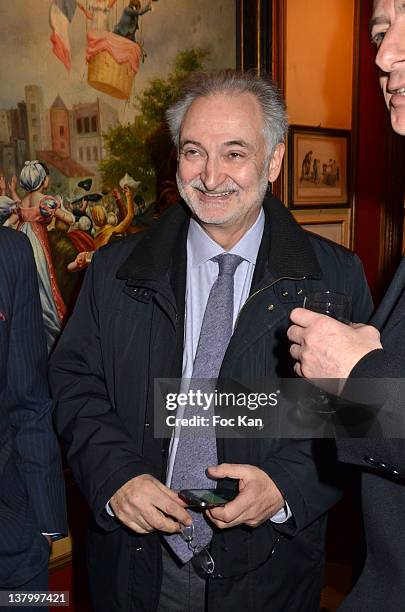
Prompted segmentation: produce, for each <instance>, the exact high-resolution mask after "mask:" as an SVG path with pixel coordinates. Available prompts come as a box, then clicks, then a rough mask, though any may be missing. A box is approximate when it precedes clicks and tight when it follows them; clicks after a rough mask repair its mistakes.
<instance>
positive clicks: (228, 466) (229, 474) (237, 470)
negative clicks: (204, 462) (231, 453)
mask: <svg viewBox="0 0 405 612" xmlns="http://www.w3.org/2000/svg"><path fill="white" fill-rule="evenodd" d="M208 473H209V475H210V476H213V477H214V478H234V479H237V480H238V479H240V478H242V477H243V476H244V475H245V474H246V466H243V465H241V464H239V463H220V464H219V465H212V466H210V467H209V468H208Z"/></svg>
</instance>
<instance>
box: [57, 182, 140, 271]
mask: <svg viewBox="0 0 405 612" xmlns="http://www.w3.org/2000/svg"><path fill="white" fill-rule="evenodd" d="M124 192H125V196H126V200H127V206H126V211H125V216H124V217H123V219H122V220H121V221H120V222H119V223H115V224H112V223H109V222H108V216H109V215H108V214H107V211H106V209H105V208H104V206H102V205H101V204H96V206H94V208H93V210H92V211H91V216H92V219H93V225H94V227H95V232H94V247H95V248H94V250H97V249H99V248H100V247H102V246H104V245H106V244H108V242H110V240H111V238H113V237H118V236H121V235H123V234H126V233H127V231H128V230H129V228H130V226H131V222H132V219H133V218H134V214H135V206H134V197H133V194H132V192H131V189H130V188H129V187H128V185H125V186H124ZM115 218H116V217H115ZM93 253H94V251H83V252H81V253H79V254H78V255H77V257H76V259H75V260H74V261H72V262H71V263H70V264H69V265H68V270H69V272H76V271H77V270H81V269H83V268H85V267H86V266H88V265H89V263H90V262H91V259H92V256H93Z"/></svg>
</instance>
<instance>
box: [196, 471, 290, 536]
mask: <svg viewBox="0 0 405 612" xmlns="http://www.w3.org/2000/svg"><path fill="white" fill-rule="evenodd" d="M208 472H209V475H210V476H213V477H214V478H237V479H239V494H238V495H237V497H235V499H234V500H232V501H231V502H229V503H227V504H226V505H225V506H223V507H217V508H212V509H211V510H208V511H207V515H208V517H209V518H210V520H211V521H212V522H213V523H214V524H215V525H216V526H217V527H219V529H228V528H229V527H235V525H242V524H244V525H248V526H249V527H258V526H259V525H261V524H262V523H264V521H267V520H268V519H270V518H271V517H272V516H274V515H275V514H276V513H277V512H278V511H279V510H281V508H283V506H284V498H283V496H282V494H281V493H280V491H279V490H278V488H277V487H276V485H275V484H274V482H273V481H272V479H271V478H270V477H269V476H268V475H267V474H266V472H263V470H260V469H259V468H258V467H255V466H253V465H239V464H236V463H221V464H220V465H218V466H215V467H210V468H208Z"/></svg>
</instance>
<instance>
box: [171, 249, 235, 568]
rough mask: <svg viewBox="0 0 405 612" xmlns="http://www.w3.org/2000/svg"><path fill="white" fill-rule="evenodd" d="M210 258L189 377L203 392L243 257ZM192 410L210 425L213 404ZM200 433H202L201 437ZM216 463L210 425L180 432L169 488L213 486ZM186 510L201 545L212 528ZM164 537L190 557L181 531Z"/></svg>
mask: <svg viewBox="0 0 405 612" xmlns="http://www.w3.org/2000/svg"><path fill="white" fill-rule="evenodd" d="M212 261H215V262H217V263H218V266H219V273H218V277H217V279H216V281H215V282H214V284H213V286H212V288H211V291H210V294H209V296H208V301H207V306H206V308H205V312H204V318H203V322H202V325H201V331H200V338H199V341H198V346H197V351H196V355H195V359H194V365H193V377H192V380H191V388H193V389H194V387H196V389H195V390H197V387H198V389H199V390H201V391H202V392H204V393H209V392H213V391H214V389H215V383H216V379H217V378H218V374H219V371H220V368H221V364H222V361H223V358H224V355H225V351H226V349H227V347H228V344H229V340H230V339H231V336H232V327H233V299H234V278H233V277H234V274H235V271H236V268H237V267H238V266H239V264H240V263H241V261H243V258H242V257H239V255H230V254H229V253H222V254H221V255H218V256H217V257H213V258H212ZM200 379H204V380H200ZM206 379H209V380H206ZM194 381H196V382H197V385H195V384H194ZM193 414H197V415H198V414H200V415H201V414H204V417H208V419H209V422H210V424H211V425H212V416H213V414H214V407H213V405H212V404H211V407H210V409H209V410H207V411H202V408H201V406H200V407H198V406H196V407H194V406H188V407H187V408H186V412H185V414H184V416H185V417H186V418H190V417H191V416H193ZM202 433H203V435H204V437H202ZM217 463H218V458H217V445H216V439H215V428H214V427H213V426H210V427H204V430H203V432H202V431H201V429H200V430H199V431H198V432H197V435H194V436H190V435H184V436H182V434H181V433H180V438H179V444H178V447H177V452H176V457H175V462H174V466H173V475H172V482H171V488H172V489H174V490H175V491H180V490H181V489H205V488H213V487H215V482H214V481H213V480H211V479H209V478H208V477H207V475H206V469H207V467H208V466H210V465H217ZM190 513H191V515H192V517H193V523H194V542H193V544H197V545H200V546H205V545H206V544H208V543H209V542H210V541H211V538H212V529H211V527H210V526H209V524H208V523H207V521H206V520H205V518H204V515H203V514H202V513H199V512H193V511H190ZM166 541H167V542H168V544H169V546H170V547H171V548H172V550H173V551H174V552H175V553H176V555H177V556H178V557H179V558H180V559H181V561H183V563H186V562H187V561H189V560H190V559H191V558H192V556H193V553H192V551H190V550H189V548H188V546H187V543H186V542H184V540H183V538H182V537H181V535H179V534H175V535H171V536H167V537H166Z"/></svg>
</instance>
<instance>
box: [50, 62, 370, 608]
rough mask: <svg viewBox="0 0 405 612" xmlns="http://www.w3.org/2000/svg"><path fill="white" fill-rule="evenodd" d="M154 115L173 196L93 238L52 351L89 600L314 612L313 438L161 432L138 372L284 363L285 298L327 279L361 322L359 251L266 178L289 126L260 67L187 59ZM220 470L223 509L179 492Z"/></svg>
mask: <svg viewBox="0 0 405 612" xmlns="http://www.w3.org/2000/svg"><path fill="white" fill-rule="evenodd" d="M168 120H169V125H170V129H171V132H172V136H173V141H174V143H175V146H176V148H177V153H178V167H177V183H178V187H179V191H180V194H181V197H182V201H180V202H179V204H178V205H175V206H173V207H172V208H171V209H170V210H169V211H168V212H167V213H166V214H165V215H164V216H163V217H162V218H161V219H160V220H159V221H158V222H157V223H156V224H155V225H154V226H153V227H152V228H151V230H150V231H148V232H145V233H144V234H138V235H137V236H131V237H129V238H128V239H126V240H124V241H121V242H119V243H115V244H112V245H109V246H108V247H106V248H104V249H101V250H100V251H99V252H97V253H96V254H95V256H94V259H93V262H92V264H91V266H90V267H89V269H88V271H87V273H86V279H85V283H84V286H83V289H82V292H81V294H80V296H79V299H78V302H77V306H76V309H75V312H74V313H73V316H72V318H71V320H70V321H69V323H68V325H67V326H66V329H65V331H64V333H63V335H62V337H61V340H60V342H59V343H58V346H57V348H56V350H55V353H54V355H53V359H52V370H51V379H52V384H53V389H54V396H55V399H56V403H57V408H56V412H57V417H56V418H57V426H58V429H59V431H60V433H61V435H62V437H63V438H64V439H65V441H66V444H67V448H68V458H69V461H70V464H71V466H72V469H73V471H74V474H75V477H76V479H77V482H78V484H79V486H80V488H81V490H82V491H83V493H84V495H85V496H86V498H87V501H88V503H89V505H90V507H91V509H92V512H93V515H94V521H93V524H92V525H91V527H90V532H89V547H88V550H89V555H88V564H89V573H90V583H91V590H92V597H93V602H94V608H95V609H96V610H97V611H98V612H103V611H105V612H113V611H117V612H118V611H119V612H123V611H125V610H128V611H129V610H152V611H154V610H159V611H160V612H162V611H170V612H174V611H176V610H177V611H179V612H180V611H181V612H184V611H185V610H193V611H203V610H217V609H218V608H219V607H220V608H221V610H223V612H226V611H230V610H235V609H243V610H247V611H248V610H252V611H253V610H266V609H271V610H273V611H279V612H281V611H283V612H286V611H290V612H302V611H303V610H305V611H306V612H312V611H313V612H315V611H317V610H318V609H319V598H320V589H321V585H322V577H323V544H324V531H325V525H326V513H327V510H328V509H329V508H330V507H331V506H332V505H333V504H334V503H335V502H336V500H337V499H338V498H339V496H340V492H339V490H338V489H336V488H335V487H334V486H333V485H331V484H330V483H328V482H325V481H324V480H323V478H322V476H321V470H320V469H319V464H318V462H317V459H315V456H314V452H313V448H312V442H311V440H302V439H296V440H291V439H258V438H256V439H252V438H251V439H249V438H247V437H245V438H231V437H230V438H219V437H218V438H217V437H216V435H215V433H216V430H215V428H213V427H211V428H208V430H207V431H206V432H205V434H204V435H200V436H196V437H195V438H194V439H193V440H192V442H191V443H190V439H189V438H187V437H186V436H185V435H184V432H183V430H180V435H177V433H178V432H177V431H176V432H175V434H176V435H172V437H171V439H169V438H168V439H166V440H162V439H159V438H158V437H155V436H154V401H153V397H154V394H153V381H154V378H178V379H182V385H183V384H185V381H186V380H188V379H191V387H193V388H194V382H193V381H195V380H197V379H199V380H201V379H204V380H211V381H212V380H214V381H216V380H219V381H222V382H223V381H225V380H226V379H233V380H235V379H238V378H243V377H245V376H247V377H248V378H263V379H264V378H274V377H276V376H291V375H292V374H293V369H292V366H293V363H292V360H291V358H290V356H289V352H288V343H287V342H286V341H285V330H286V328H287V325H288V320H289V314H290V311H291V309H292V308H293V307H294V306H296V305H298V304H300V303H302V300H303V296H304V295H305V293H306V292H311V291H316V290H331V291H337V292H340V293H346V294H348V295H350V296H351V298H352V303H353V311H354V313H355V316H356V318H357V319H358V320H366V319H367V317H368V316H369V313H370V310H371V302H370V296H369V292H368V289H367V286H366V282H365V279H364V274H363V270H362V266H361V264H360V262H359V260H358V258H356V256H355V255H353V254H352V253H350V252H349V251H347V250H346V249H343V248H341V247H339V246H336V245H333V244H332V243H330V242H329V241H326V240H323V239H321V238H319V237H316V236H314V235H311V234H308V233H307V232H305V231H304V230H303V229H302V228H301V227H300V226H299V225H298V224H297V223H296V221H295V220H294V218H293V217H292V215H291V214H290V213H289V211H288V210H287V209H286V208H285V207H284V206H283V204H282V203H281V202H280V201H279V200H277V199H276V198H275V197H273V196H272V195H271V193H270V188H269V184H271V183H273V182H274V181H275V180H276V179H277V177H278V175H279V173H280V169H281V164H282V159H283V155H284V148H285V146H284V138H285V133H286V129H287V117H286V112H285V105H284V102H283V99H282V97H281V95H280V93H279V92H278V90H277V88H276V87H275V86H274V85H273V84H272V83H271V82H269V81H267V80H265V79H261V78H258V77H257V76H254V75H252V74H249V73H248V74H241V73H237V72H235V71H231V70H228V71H222V72H216V73H212V74H198V75H196V76H195V77H194V78H193V79H192V81H191V82H189V83H188V84H187V85H186V86H185V88H184V92H183V94H182V96H181V98H180V100H179V101H178V102H177V103H176V104H175V105H174V106H172V108H171V109H169V111H168ZM189 408H191V406H187V407H186V408H185V410H186V411H188V410H189ZM186 414H187V412H186ZM222 479H228V480H227V482H228V483H229V479H232V482H233V483H234V484H236V487H235V493H236V496H235V498H234V499H233V500H232V501H229V503H227V504H226V505H224V506H223V507H215V508H212V509H210V510H207V511H206V512H204V513H201V512H200V513H198V512H194V511H193V510H194V509H192V508H190V509H186V503H185V502H183V501H182V500H181V499H180V497H179V496H178V494H177V492H178V491H179V490H180V489H187V488H207V487H215V485H216V482H217V481H221V480H222Z"/></svg>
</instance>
